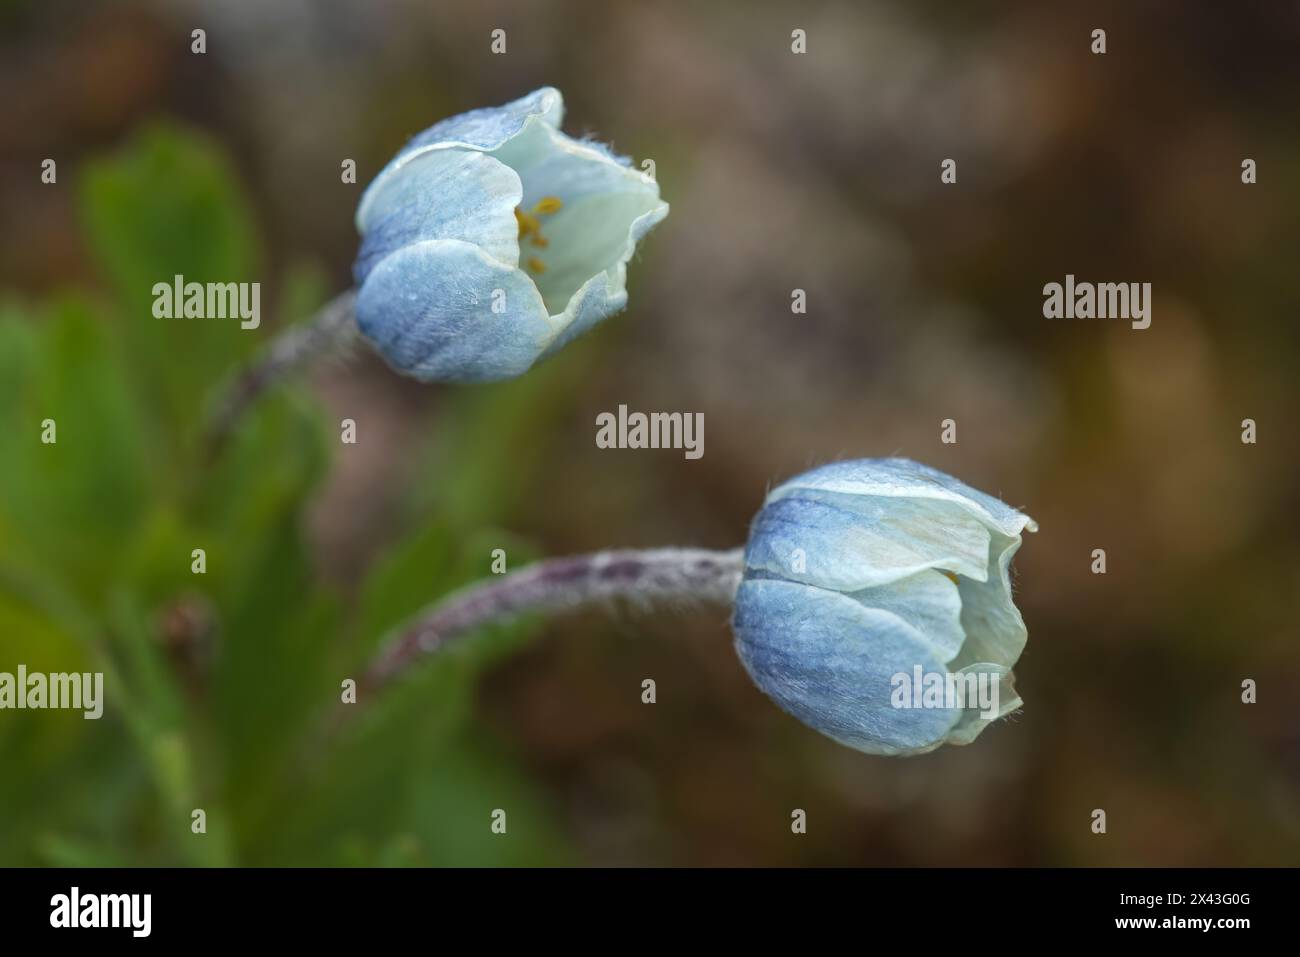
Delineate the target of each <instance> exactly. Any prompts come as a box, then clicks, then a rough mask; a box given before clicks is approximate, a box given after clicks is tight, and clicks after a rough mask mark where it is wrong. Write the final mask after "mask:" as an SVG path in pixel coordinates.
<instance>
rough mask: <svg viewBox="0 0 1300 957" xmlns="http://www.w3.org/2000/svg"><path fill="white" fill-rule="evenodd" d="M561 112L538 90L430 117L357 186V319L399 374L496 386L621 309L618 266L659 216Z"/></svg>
mask: <svg viewBox="0 0 1300 957" xmlns="http://www.w3.org/2000/svg"><path fill="white" fill-rule="evenodd" d="M563 115H564V101H563V99H562V97H561V96H560V92H559V90H555V89H552V88H551V87H543V88H542V89H540V90H537V91H536V92H534V93H531V94H529V95H528V96H525V97H523V98H522V99H519V100H515V101H514V102H513V103H507V104H506V105H505V106H501V107H495V108H490V109H482V110H474V111H472V112H469V113H463V114H461V115H460V116H454V117H452V118H450V119H447V120H443V121H442V122H441V123H437V124H435V125H434V126H432V127H430V128H429V129H427V130H425V131H424V132H423V133H421V134H420V135H419V136H417V137H415V138H414V139H413V140H411V141H410V142H409V143H407V144H406V146H404V147H403V148H402V150H401V151H400V152H399V153H398V154H397V156H395V157H394V158H393V159H392V161H391V162H389V164H388V165H387V166H386V167H384V169H383V170H382V171H381V172H380V173H379V175H378V176H376V177H375V180H374V182H372V183H371V184H370V186H369V187H368V188H367V189H366V192H365V195H363V196H362V198H361V203H360V205H359V206H358V207H357V228H358V230H359V231H360V232H361V234H362V237H363V239H362V243H361V249H360V252H359V253H358V255H357V261H356V264H355V266H354V267H353V273H354V276H355V279H356V283H357V286H358V289H359V293H358V295H357V304H356V312H357V322H358V324H359V325H360V327H361V330H362V332H364V333H365V335H366V336H367V337H368V338H369V339H370V341H371V342H373V343H374V344H375V346H376V347H377V348H378V349H379V351H380V352H381V353H382V354H383V355H384V357H385V358H386V359H387V360H388V361H389V362H390V363H391V364H392V365H393V366H394V367H396V368H397V369H398V370H399V371H401V372H404V373H407V374H409V375H412V376H415V377H416V378H419V379H424V380H438V381H484V380H492V379H507V378H510V377H512V376H516V375H519V374H520V373H522V372H523V371H524V370H526V369H527V368H528V367H529V366H531V365H532V364H533V363H534V362H535V361H536V360H537V359H538V358H540V357H542V356H546V355H549V354H551V353H553V352H555V351H556V350H558V349H559V348H561V347H562V346H563V345H565V344H566V343H567V342H569V341H570V340H571V339H573V338H574V337H575V336H577V335H579V334H580V333H582V332H585V331H586V330H587V329H590V328H591V327H592V326H594V325H595V324H596V323H598V322H599V321H600V320H601V319H604V318H605V317H606V316H608V315H611V314H612V313H615V312H618V311H619V310H620V309H622V308H623V307H624V306H626V305H627V263H628V260H630V259H631V258H632V254H633V253H634V252H635V251H636V246H637V243H638V242H639V241H640V239H641V237H642V236H644V235H645V234H646V232H647V231H648V230H649V229H650V228H651V227H652V226H654V225H655V224H656V223H658V222H659V221H660V220H662V219H663V218H664V217H665V216H667V215H668V204H667V203H665V202H663V201H662V200H661V199H660V198H659V187H658V185H657V184H656V183H655V181H654V179H653V178H651V177H650V176H649V175H646V174H644V173H641V172H639V171H637V170H635V169H633V168H632V166H631V165H630V163H629V162H628V161H627V160H625V159H623V158H620V157H618V156H616V155H614V154H613V153H612V152H610V150H608V149H607V148H606V147H604V146H602V145H600V144H598V143H593V142H588V141H586V140H576V139H573V138H572V137H569V136H566V135H565V134H564V133H562V132H560V129H559V127H560V120H561V118H562V117H563Z"/></svg>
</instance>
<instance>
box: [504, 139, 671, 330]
mask: <svg viewBox="0 0 1300 957" xmlns="http://www.w3.org/2000/svg"><path fill="white" fill-rule="evenodd" d="M493 156H495V157H496V158H497V159H499V160H501V161H502V162H503V163H506V164H507V165H509V166H510V167H511V168H512V169H514V170H515V171H516V172H517V173H518V174H519V177H520V179H521V180H522V181H523V188H524V196H523V203H522V205H523V208H524V209H531V208H532V207H533V206H534V205H535V204H536V203H537V202H539V201H540V200H541V199H543V198H544V197H551V196H554V197H557V198H558V199H560V201H561V202H562V204H563V205H562V206H561V207H560V210H559V212H557V213H555V214H553V215H550V216H547V217H546V219H545V233H546V237H547V239H548V241H549V244H548V246H547V248H546V252H545V253H542V254H539V258H540V259H541V260H542V261H543V263H544V264H545V266H546V270H545V272H543V273H541V274H540V275H538V276H536V277H535V281H536V283H537V288H538V289H540V290H541V292H542V298H544V299H545V300H546V305H547V308H548V309H549V310H550V312H551V314H552V315H558V314H560V313H563V312H565V311H566V310H568V309H569V308H570V307H571V306H573V305H574V300H575V299H576V298H578V294H579V292H583V293H584V298H587V299H589V298H590V291H588V290H584V287H585V286H586V285H587V283H588V282H589V281H590V280H591V279H592V278H593V277H595V276H597V275H598V274H600V273H602V272H603V273H605V274H606V275H607V276H608V277H609V293H608V294H607V298H609V299H611V300H613V299H616V298H617V297H618V295H619V294H620V293H622V292H623V290H624V288H625V286H626V281H627V271H626V264H627V262H628V261H629V260H630V259H631V258H632V254H633V253H634V252H635V251H636V245H637V243H638V242H639V241H640V239H641V238H642V237H643V236H644V235H645V233H646V232H648V231H649V229H650V227H651V226H653V225H654V224H655V223H657V222H659V221H660V220H662V219H663V218H664V217H665V216H667V215H668V204H667V203H665V202H663V201H662V200H661V199H660V198H659V185H658V184H657V183H656V182H655V181H654V179H653V178H651V177H650V176H648V175H646V174H644V173H641V172H638V171H637V170H635V169H633V168H632V167H631V166H630V165H629V163H628V161H627V160H626V159H624V158H622V157H619V156H616V155H615V154H613V153H611V152H610V151H609V150H608V149H606V148H604V147H603V146H601V145H600V144H597V143H589V142H583V141H578V140H574V139H572V138H571V137H569V136H566V135H565V134H564V133H561V132H559V131H557V130H553V129H551V128H549V127H545V126H540V125H538V126H534V127H533V128H532V129H531V130H529V131H528V132H527V133H525V134H522V135H520V136H519V137H517V138H516V139H515V140H512V141H511V142H510V143H508V144H506V145H505V146H504V147H502V148H501V149H500V150H497V151H496V152H495V153H494V154H493ZM618 308H622V304H621V303H620V304H619V305H618V306H617V307H615V308H613V309H610V310H609V311H608V312H606V313H605V314H606V315H608V314H609V312H613V311H617V309H618ZM589 309H590V307H589V306H587V307H585V309H584V311H586V310H589ZM577 311H578V310H575V312H577Z"/></svg>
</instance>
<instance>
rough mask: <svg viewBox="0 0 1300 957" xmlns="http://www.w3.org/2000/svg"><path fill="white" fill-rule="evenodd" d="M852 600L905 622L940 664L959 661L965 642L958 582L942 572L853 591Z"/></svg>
mask: <svg viewBox="0 0 1300 957" xmlns="http://www.w3.org/2000/svg"><path fill="white" fill-rule="evenodd" d="M849 597H850V598H852V599H853V600H854V601H856V602H858V603H859V604H861V605H863V606H864V607H866V608H879V609H880V610H881V611H887V612H889V613H890V614H892V615H897V616H898V617H899V618H901V619H903V621H905V622H907V623H908V624H909V625H911V626H912V627H913V628H915V629H916V631H917V633H918V634H919V635H920V636H921V637H922V638H923V639H924V640H925V644H926V646H927V647H929V648H930V650H931V651H933V652H934V656H935V658H937V659H938V660H939V661H944V662H948V661H952V660H953V659H954V658H956V657H957V653H958V652H959V651H961V649H962V643H963V642H964V641H965V640H966V633H965V632H964V631H963V630H962V608H961V595H960V593H959V592H958V590H957V583H956V582H954V581H953V580H952V579H951V578H949V577H948V576H947V575H945V574H944V573H943V572H940V571H935V570H934V569H930V570H928V571H923V572H918V573H917V574H915V575H909V576H907V577H906V578H900V579H899V580H898V581H895V582H890V583H889V584H888V585H878V586H876V587H875V588H864V589H862V590H861V591H855V592H851V593H849Z"/></svg>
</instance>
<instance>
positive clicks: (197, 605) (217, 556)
mask: <svg viewBox="0 0 1300 957" xmlns="http://www.w3.org/2000/svg"><path fill="white" fill-rule="evenodd" d="M78 197H79V198H78V202H79V205H80V214H81V218H82V221H83V222H84V225H85V236H86V240H87V242H88V244H89V247H90V249H91V251H92V253H93V255H94V257H95V258H96V260H97V262H98V264H99V267H100V270H101V273H102V275H103V277H104V279H105V280H106V282H105V287H104V289H103V290H102V291H100V292H98V293H96V294H95V295H91V296H88V295H86V294H84V293H80V292H68V293H65V294H60V295H56V296H54V297H52V298H50V299H49V300H48V301H45V302H41V303H33V304H27V303H21V304H20V303H16V302H11V301H7V302H4V303H3V304H0V462H2V463H3V468H0V670H4V671H11V672H12V671H15V670H16V668H17V666H18V665H19V664H20V663H21V664H25V665H26V666H27V668H28V670H29V671H41V672H55V671H103V672H104V673H105V694H106V699H107V701H106V709H105V714H104V717H103V718H102V719H101V720H99V721H88V720H84V719H83V717H82V714H81V712H79V711H24V712H17V711H11V712H8V713H6V716H5V720H4V721H3V722H0V769H3V770H2V771H0V864H4V865H32V864H56V865H109V864H126V865H172V864H193V865H210V864H216V865H229V864H252V865H281V864H304V865H326V864H356V865H380V864H383V865H390V864H396V865H402V864H411V865H425V864H529V863H540V862H548V863H554V862H563V861H565V860H567V859H568V851H567V849H566V845H565V843H564V841H563V840H562V838H561V837H560V836H559V834H558V833H557V830H556V828H555V824H554V821H553V819H552V815H551V813H550V811H549V809H548V808H547V807H546V806H545V803H544V802H543V801H542V800H541V799H540V798H539V796H538V795H537V794H536V793H535V792H534V791H533V790H532V786H531V785H530V784H529V783H528V781H527V780H526V777H525V776H524V775H523V773H522V772H521V771H520V770H518V769H517V768H516V767H515V765H514V763H513V762H512V760H511V759H510V756H509V755H506V754H503V753H502V749H501V748H499V747H494V746H493V745H492V744H491V743H490V737H491V736H490V735H489V734H488V733H486V731H485V730H484V729H483V728H481V727H478V726H477V724H476V723H475V719H474V717H473V713H472V708H471V705H472V702H473V695H474V689H475V685H476V680H477V677H478V675H479V673H480V672H481V671H482V669H483V668H484V667H485V666H486V665H487V664H489V663H490V662H492V661H493V660H495V659H496V658H498V657H499V656H500V655H502V654H503V653H505V652H507V651H509V650H511V649H513V648H515V647H517V646H518V645H519V643H520V642H523V641H526V640H527V639H528V633H529V631H530V628H529V627H528V626H520V627H513V628H510V629H501V630H500V632H499V633H497V634H490V635H484V636H483V637H482V639H481V640H474V641H470V642H466V643H464V644H463V645H462V646H461V647H459V648H457V649H455V650H453V651H451V652H449V653H447V654H446V655H445V656H443V657H442V658H440V659H439V660H438V661H436V662H432V663H430V664H429V665H428V666H426V667H424V668H422V669H421V670H420V672H419V674H418V675H416V676H414V677H413V678H412V679H411V680H409V681H407V682H405V683H403V684H401V685H400V686H399V687H396V688H395V689H392V690H390V691H388V692H386V693H385V695H384V696H383V698H382V699H381V700H378V701H375V702H364V701H363V702H362V703H361V705H359V706H358V709H359V713H358V714H357V716H356V717H355V718H354V719H353V720H351V721H348V722H345V723H344V725H343V726H342V727H341V729H340V728H339V727H338V726H336V725H334V724H333V723H332V722H331V720H330V718H331V716H335V715H337V712H338V711H340V710H341V709H343V708H345V707H347V706H344V705H342V704H341V703H340V688H341V682H342V680H343V679H344V678H346V677H349V676H352V677H356V676H358V675H359V673H360V670H361V668H362V666H363V663H364V662H365V660H366V659H367V658H368V657H369V655H370V654H371V653H372V652H373V651H374V649H375V647H376V644H377V643H378V642H379V641H380V640H381V639H382V637H383V635H384V634H385V633H386V632H387V631H389V630H390V629H392V628H394V627H395V626H396V625H398V624H399V623H400V622H401V621H402V620H403V619H405V618H407V617H409V616H410V615H411V614H413V613H414V612H416V611H417V610H418V609H419V608H420V607H422V606H423V605H425V604H427V603H429V602H430V601H432V600H434V599H435V598H436V597H437V596H438V595H439V594H441V593H444V592H446V591H447V590H449V589H451V588H454V587H456V586H458V585H460V584H463V583H464V582H466V581H468V580H471V579H474V578H477V577H479V576H480V575H481V574H482V573H483V572H484V570H485V568H486V564H485V559H484V556H486V555H487V554H488V552H489V550H490V548H491V547H494V546H495V545H499V544H501V543H502V542H509V541H510V540H509V539H507V538H505V537H503V536H502V535H501V534H497V535H495V536H493V537H492V540H491V541H490V542H489V541H488V540H487V539H486V538H485V534H484V532H483V531H482V529H483V528H484V525H483V521H482V519H483V517H484V514H485V513H486V512H487V511H488V510H487V509H486V508H485V507H484V506H483V505H481V504H479V503H476V501H475V496H476V495H477V496H485V495H486V496H491V495H494V494H501V495H503V496H504V495H506V494H507V490H506V489H502V488H501V487H500V484H501V483H500V482H499V481H495V482H494V481H493V479H492V476H493V475H498V474H499V473H500V470H499V468H498V466H499V464H500V463H499V462H498V458H497V457H498V456H499V454H500V450H499V448H497V447H496V446H494V445H493V444H492V443H484V442H482V441H481V440H475V435H476V434H477V435H479V436H481V435H482V434H483V433H482V432H481V431H479V430H478V429H470V430H465V431H463V432H459V433H453V434H452V435H451V436H450V438H448V439H446V440H444V441H443V443H442V444H441V445H440V446H439V447H438V449H437V452H436V454H435V453H433V452H430V453H428V455H427V457H429V458H430V459H431V460H440V461H444V462H445V461H447V460H454V461H455V462H456V464H457V473H458V477H457V480H456V484H455V486H454V488H452V489H451V493H450V494H448V495H446V496H441V497H436V496H429V495H427V494H425V495H423V496H413V498H412V504H411V506H410V511H411V517H412V521H411V523H410V524H409V525H408V526H407V527H408V528H410V529H411V530H412V531H411V534H410V535H409V537H408V538H407V539H406V540H405V541H402V542H399V543H397V544H396V545H395V546H394V547H392V549H391V551H390V552H388V553H387V554H386V555H384V556H382V557H381V559H380V560H379V561H377V562H375V563H373V564H372V570H371V571H370V573H369V574H368V577H367V578H366V579H365V580H364V581H363V582H361V583H359V585H358V586H357V588H356V590H355V592H354V593H351V592H350V593H349V594H339V593H337V592H336V591H335V590H333V589H331V588H330V587H328V586H327V585H325V584H323V583H322V581H321V580H320V576H319V575H318V574H317V570H316V569H314V568H313V563H312V555H311V554H310V550H309V548H308V546H307V544H306V542H305V541H304V535H303V518H304V509H305V507H306V504H307V503H308V501H309V500H310V497H311V495H312V492H313V490H314V489H315V488H316V487H317V486H318V484H319V483H320V482H321V480H322V477H323V476H324V475H325V474H326V472H327V470H328V468H329V464H330V461H329V459H330V445H331V444H332V443H331V442H330V438H331V430H330V429H327V427H326V425H325V423H324V421H323V420H322V418H321V416H320V414H319V412H318V410H317V409H316V408H315V407H314V406H313V405H312V403H311V402H310V401H309V400H308V399H307V398H306V397H305V393H304V392H303V391H302V390H298V391H294V390H292V389H289V390H282V391H281V393H280V394H278V395H274V396H272V397H270V398H269V399H268V400H267V401H265V402H264V403H263V404H262V405H261V406H260V407H259V408H258V409H257V410H256V412H255V413H254V414H253V415H252V416H251V417H250V418H249V420H248V421H247V422H246V423H245V425H244V426H243V427H242V429H241V431H240V433H239V435H238V437H237V438H236V439H235V440H234V441H233V443H232V444H231V445H230V446H229V447H228V448H227V449H226V450H225V451H224V452H223V454H222V455H221V457H220V459H219V460H218V461H216V462H215V463H212V462H208V461H207V460H206V459H205V457H204V456H203V454H202V449H201V448H200V443H199V437H200V435H201V433H202V423H203V415H204V412H205V409H206V408H207V403H208V402H210V401H211V398H212V395H213V391H214V389H215V387H216V386H217V385H219V384H220V383H221V382H222V380H223V379H224V378H225V377H226V376H228V375H230V373H231V372H232V370H233V369H234V368H235V367H236V366H237V364H238V363H239V362H240V361H241V360H243V359H245V358H247V356H248V355H249V353H250V352H251V351H253V350H254V349H255V348H256V346H257V345H258V343H259V342H261V341H262V338H261V335H262V334H251V333H248V332H244V331H242V330H240V329H239V327H238V324H237V323H231V322H225V323H223V322H212V323H205V322H202V321H197V322H185V321H172V320H164V319H155V318H154V317H153V316H152V314H151V308H150V307H151V300H152V296H151V292H150V290H151V288H152V286H153V284H154V283H155V282H159V281H170V279H171V277H172V276H173V275H175V274H178V273H179V274H182V275H184V276H185V278H186V279H187V280H192V281H199V282H206V281H209V280H213V281H215V280H220V281H230V280H232V279H242V278H243V277H249V276H253V275H257V273H256V266H257V263H258V258H259V253H258V246H259V244H258V239H257V230H256V228H255V224H254V221H253V217H252V215H251V214H250V207H249V203H248V202H247V201H246V199H245V198H244V197H243V195H242V194H241V191H240V189H239V185H238V183H237V182H236V180H235V178H234V176H233V175H232V173H231V170H230V168H229V166H228V164H227V162H226V160H225V159H224V157H223V156H222V154H221V153H220V152H219V151H218V150H216V149H215V148H214V147H213V145H212V144H211V143H209V142H208V141H206V140H205V139H203V138H202V137H200V136H198V135H196V134H194V133H192V132H189V131H186V130H181V129H177V128H173V127H167V126H158V127H154V128H151V129H148V130H146V131H144V132H142V133H140V134H138V135H137V136H136V137H134V139H133V140H132V141H131V142H130V144H129V145H128V146H127V147H126V148H124V149H122V150H121V151H120V152H117V153H116V154H114V155H111V156H108V157H105V158H102V159H98V160H96V161H95V162H92V163H90V164H89V165H88V167H87V168H86V169H84V170H83V171H82V174H81V176H80V182H79V192H78ZM280 286H281V289H282V295H281V297H280V302H279V307H278V310H277V311H278V313H279V315H281V316H282V317H285V318H286V319H290V318H291V319H294V320H297V321H301V320H302V319H304V318H305V317H306V316H307V315H309V314H310V312H311V309H312V308H313V307H314V306H316V305H318V304H320V303H321V302H323V301H324V298H325V296H326V293H327V292H328V290H327V289H326V288H325V286H324V285H323V284H322V283H320V282H319V281H318V280H316V279H315V277H314V276H313V274H311V273H310V272H308V271H300V272H299V273H297V274H294V275H292V276H290V277H288V278H287V279H285V280H284V281H283V282H282V283H280ZM264 333H265V330H263V334H264ZM511 408H512V406H511V405H510V404H509V403H506V404H502V403H501V402H500V401H498V400H497V399H485V400H484V401H483V402H482V403H480V404H479V406H478V408H476V409H473V410H467V411H468V412H469V414H470V420H471V421H476V422H478V424H480V425H490V424H491V422H490V421H489V420H490V419H491V417H492V416H503V417H508V416H511V415H517V414H518V413H517V412H512V411H511ZM513 408H515V409H518V408H519V407H518V406H517V405H516V406H513ZM531 408H535V406H533V407H531ZM46 419H53V420H54V421H55V423H56V427H57V442H56V443H55V444H43V443H42V442H41V440H40V436H41V423H42V421H43V420H46ZM510 544H511V545H512V556H513V555H521V554H523V553H525V552H526V548H525V547H524V546H522V545H517V543H514V542H510ZM195 548H202V549H204V550H205V551H206V556H207V572H206V574H204V575H202V576H200V575H195V574H193V573H192V571H191V550H192V549H195ZM497 807H501V808H505V809H507V811H508V815H509V835H508V838H502V837H499V836H494V835H492V834H491V832H490V830H489V822H490V815H491V812H492V810H493V809H494V808H497ZM195 808H202V809H204V811H205V812H206V816H207V833H206V834H202V835H196V834H193V833H192V832H191V812H192V810H193V809H195Z"/></svg>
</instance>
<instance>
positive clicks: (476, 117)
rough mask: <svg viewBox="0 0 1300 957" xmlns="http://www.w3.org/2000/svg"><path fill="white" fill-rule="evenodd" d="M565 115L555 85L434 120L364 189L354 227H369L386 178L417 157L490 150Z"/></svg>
mask: <svg viewBox="0 0 1300 957" xmlns="http://www.w3.org/2000/svg"><path fill="white" fill-rule="evenodd" d="M563 118H564V97H562V96H561V95H560V91H559V90H557V89H555V88H554V87H550V86H544V87H542V88H541V89H539V90H534V91H533V92H532V93H529V94H528V95H527V96H524V97H520V98H519V99H517V100H514V101H513V102H511V103H507V104H505V105H504V106H493V107H486V108H484V109H479V110H470V111H469V112H468V113H461V114H460V115H458V116H453V117H449V118H448V119H445V120H442V121H441V122H438V123H435V124H434V125H433V126H431V127H429V128H428V129H427V130H425V131H424V132H423V133H420V134H419V135H417V136H416V137H414V138H413V139H412V140H411V141H410V142H409V143H407V144H406V145H405V146H403V147H402V149H401V150H400V151H399V152H398V154H397V155H396V156H394V157H393V159H392V160H390V161H389V163H388V165H387V166H385V167H384V168H383V169H382V170H380V172H379V175H378V176H376V177H375V178H374V180H373V181H372V182H371V184H370V185H369V186H368V187H367V188H366V192H365V194H364V195H363V196H362V197H361V202H360V204H359V205H358V206H357V229H358V230H359V231H360V232H362V233H363V234H364V233H365V232H366V230H367V229H368V228H369V227H370V225H371V224H372V223H371V219H370V206H371V205H372V204H373V203H375V202H376V201H377V200H378V198H379V197H380V196H381V195H382V193H383V192H384V190H385V189H386V187H387V182H388V180H389V179H390V178H391V177H392V176H393V175H394V174H395V173H396V172H397V171H398V170H400V169H402V167H404V166H406V165H407V164H408V163H411V162H413V161H414V160H415V159H417V158H418V157H420V156H423V155H424V154H426V153H428V152H430V151H432V150H439V149H448V148H456V147H460V148H462V149H467V150H476V151H481V152H491V151H492V150H495V149H499V148H500V147H501V146H503V145H504V144H505V143H507V142H509V141H510V140H512V139H513V138H514V137H516V136H518V135H519V134H520V133H522V132H524V131H525V130H527V129H529V128H530V127H531V126H532V125H533V124H542V125H544V126H549V127H553V128H555V127H558V126H559V125H560V121H561V120H562V119H563Z"/></svg>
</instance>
